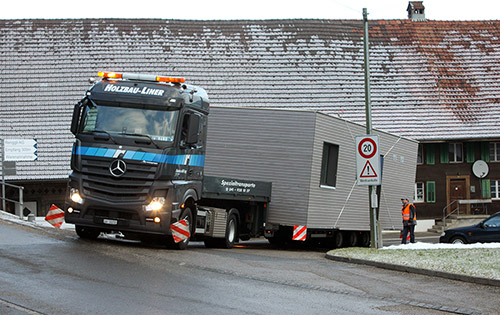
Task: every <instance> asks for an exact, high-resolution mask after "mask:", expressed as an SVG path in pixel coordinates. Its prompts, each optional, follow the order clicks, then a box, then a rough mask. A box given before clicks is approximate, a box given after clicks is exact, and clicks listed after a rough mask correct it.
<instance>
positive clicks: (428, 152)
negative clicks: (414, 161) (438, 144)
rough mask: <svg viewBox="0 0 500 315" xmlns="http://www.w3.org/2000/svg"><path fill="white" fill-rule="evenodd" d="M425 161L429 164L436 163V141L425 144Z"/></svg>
mask: <svg viewBox="0 0 500 315" xmlns="http://www.w3.org/2000/svg"><path fill="white" fill-rule="evenodd" d="M425 163H427V165H434V164H436V151H435V146H434V143H427V144H425Z"/></svg>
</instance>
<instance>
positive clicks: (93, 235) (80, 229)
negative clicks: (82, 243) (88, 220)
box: [75, 225, 101, 240]
mask: <svg viewBox="0 0 500 315" xmlns="http://www.w3.org/2000/svg"><path fill="white" fill-rule="evenodd" d="M75 231H76V234H77V235H78V236H79V237H80V238H83V239H87V240H95V239H97V238H98V237H99V235H100V234H101V232H100V231H99V230H96V229H94V228H90V227H85V226H81V225H75Z"/></svg>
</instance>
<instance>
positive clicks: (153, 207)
mask: <svg viewBox="0 0 500 315" xmlns="http://www.w3.org/2000/svg"><path fill="white" fill-rule="evenodd" d="M164 204H165V198H163V197H155V198H153V200H151V202H150V203H149V205H147V206H145V207H144V210H145V211H158V210H160V209H161V208H163V205H164Z"/></svg>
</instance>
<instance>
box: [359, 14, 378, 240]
mask: <svg viewBox="0 0 500 315" xmlns="http://www.w3.org/2000/svg"><path fill="white" fill-rule="evenodd" d="M363 37H364V38H363V50H364V57H365V105H366V134H367V135H369V134H371V133H372V104H371V97H370V59H369V47H368V11H367V9H366V8H363ZM375 191H376V187H375V186H368V198H369V200H370V202H369V204H370V243H371V248H379V240H378V234H379V233H378V229H377V225H378V224H377V204H376V203H374V200H372V199H375V198H373V196H372V194H373V193H374V192H375Z"/></svg>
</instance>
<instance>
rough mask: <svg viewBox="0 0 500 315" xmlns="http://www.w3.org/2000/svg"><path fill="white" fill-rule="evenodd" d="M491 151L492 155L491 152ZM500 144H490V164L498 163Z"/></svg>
mask: <svg viewBox="0 0 500 315" xmlns="http://www.w3.org/2000/svg"><path fill="white" fill-rule="evenodd" d="M492 149H493V155H492V154H491V151H492ZM499 153H500V142H490V162H500V154H499Z"/></svg>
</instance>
